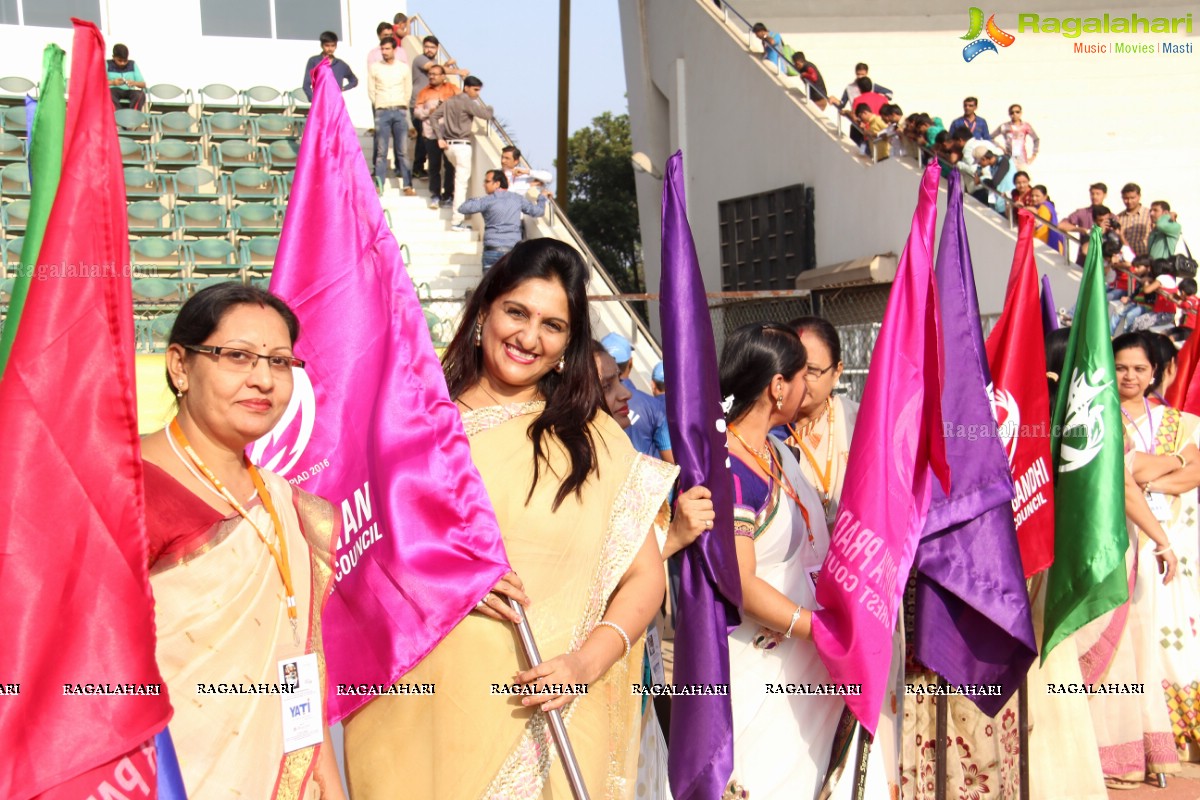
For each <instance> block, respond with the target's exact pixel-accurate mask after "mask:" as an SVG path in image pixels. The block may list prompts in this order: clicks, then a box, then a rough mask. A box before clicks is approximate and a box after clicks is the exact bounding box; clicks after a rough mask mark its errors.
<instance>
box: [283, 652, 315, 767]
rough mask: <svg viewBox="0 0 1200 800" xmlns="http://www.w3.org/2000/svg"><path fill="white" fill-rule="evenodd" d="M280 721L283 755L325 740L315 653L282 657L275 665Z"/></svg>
mask: <svg viewBox="0 0 1200 800" xmlns="http://www.w3.org/2000/svg"><path fill="white" fill-rule="evenodd" d="M278 670H279V685H280V686H281V687H283V692H282V693H281V694H280V695H279V702H280V704H281V712H282V719H283V752H285V753H291V752H292V751H294V750H301V749H303V748H305V747H311V746H312V745H314V744H320V743H321V742H323V741H324V740H325V724H324V715H323V714H322V713H321V672H320V670H319V669H318V668H317V654H316V653H308V654H307V655H303V656H294V657H292V658H285V659H283V660H282V661H280V662H279V664H278Z"/></svg>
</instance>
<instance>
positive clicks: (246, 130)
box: [202, 111, 254, 144]
mask: <svg viewBox="0 0 1200 800" xmlns="http://www.w3.org/2000/svg"><path fill="white" fill-rule="evenodd" d="M202 123H203V130H204V135H205V137H207V138H208V141H209V143H210V144H211V143H212V142H215V141H219V140H221V139H243V140H249V139H250V137H251V136H252V135H254V131H253V130H252V129H251V128H250V118H249V117H247V116H245V115H244V114H233V113H230V112H228V111H218V112H217V113H215V114H213V115H211V116H207V117H204V119H203V120H202Z"/></svg>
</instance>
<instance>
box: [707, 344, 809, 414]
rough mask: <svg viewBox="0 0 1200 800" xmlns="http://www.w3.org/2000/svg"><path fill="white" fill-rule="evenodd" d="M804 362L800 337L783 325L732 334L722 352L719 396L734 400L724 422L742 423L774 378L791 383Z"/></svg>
mask: <svg viewBox="0 0 1200 800" xmlns="http://www.w3.org/2000/svg"><path fill="white" fill-rule="evenodd" d="M807 361H808V354H807V353H805V352H804V345H803V344H801V342H800V337H799V336H797V335H796V332H795V331H794V330H792V329H791V328H789V327H787V326H786V325H779V324H777V323H774V322H753V323H751V324H749V325H743V326H742V327H740V328H738V329H737V330H735V331H734V332H733V333H731V334H730V335H729V336H728V337H726V339H725V346H724V347H723V348H721V396H722V397H729V396H730V395H732V396H733V405H732V406H730V408H729V411H727V412H725V419H726V421H728V422H736V421H738V420H739V419H741V418H742V417H743V416H744V415H745V414H746V412H747V411H749V410H750V408H751V407H752V406H753V405H754V404H755V403H756V402H758V398H759V397H761V396H762V393H763V390H764V389H766V388H767V387H768V386H770V385H771V378H773V377H775V375H777V374H778V375H782V376H783V379H784V380H787V381H790V380H791V379H792V378H793V377H794V376H795V375H796V373H797V372H799V371H800V370H802V369H804V368H805V363H806V362H807Z"/></svg>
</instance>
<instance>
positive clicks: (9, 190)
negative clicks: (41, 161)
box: [0, 161, 29, 197]
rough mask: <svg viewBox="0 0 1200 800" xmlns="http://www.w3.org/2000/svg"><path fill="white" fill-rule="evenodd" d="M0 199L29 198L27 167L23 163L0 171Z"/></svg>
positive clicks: (15, 163)
mask: <svg viewBox="0 0 1200 800" xmlns="http://www.w3.org/2000/svg"><path fill="white" fill-rule="evenodd" d="M0 197H29V166H28V165H27V164H26V163H25V162H24V161H14V162H13V163H11V164H5V165H4V168H3V169H0Z"/></svg>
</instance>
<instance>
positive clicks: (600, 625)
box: [592, 619, 631, 658]
mask: <svg viewBox="0 0 1200 800" xmlns="http://www.w3.org/2000/svg"><path fill="white" fill-rule="evenodd" d="M600 628H612V629H613V630H614V631H616V632H617V635H618V636H620V637H621V641H622V642H623V643H624V644H625V654H624V655H623V656H621V658H629V651H630V649H631V648H630V645H629V634H627V633H625V630H624V629H623V628H622V627H621V626H620V625H618V624H617V623H615V622H609V621H608V620H606V619H605V620H601V621H600V622H597V623H596V627H595V628H592V631H593V632H595V631H596V630H598V629H600Z"/></svg>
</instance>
